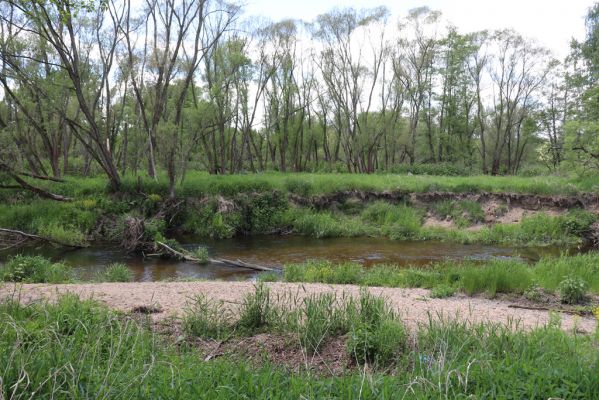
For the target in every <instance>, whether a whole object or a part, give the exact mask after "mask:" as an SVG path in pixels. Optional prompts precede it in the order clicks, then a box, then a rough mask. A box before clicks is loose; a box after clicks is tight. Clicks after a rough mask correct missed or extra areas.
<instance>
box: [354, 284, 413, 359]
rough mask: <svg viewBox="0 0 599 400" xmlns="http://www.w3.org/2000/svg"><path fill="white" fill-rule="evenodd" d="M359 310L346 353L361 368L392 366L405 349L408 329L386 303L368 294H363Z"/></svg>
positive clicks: (363, 292) (364, 292)
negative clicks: (370, 365)
mask: <svg viewBox="0 0 599 400" xmlns="http://www.w3.org/2000/svg"><path fill="white" fill-rule="evenodd" d="M359 307H360V308H359V310H358V312H357V315H356V317H355V318H354V320H353V321H352V327H351V331H350V334H349V339H348V341H347V351H348V352H349V354H350V356H351V357H353V358H354V359H355V360H356V362H357V363H358V364H365V363H376V364H377V365H379V366H386V365H389V364H391V363H392V362H393V361H394V360H395V358H396V357H397V355H398V354H399V351H400V350H401V349H403V348H404V347H405V344H406V339H407V334H406V330H405V327H404V326H403V324H402V323H401V321H400V320H399V319H398V318H397V317H396V315H395V314H394V313H393V312H392V311H391V310H389V308H388V306H387V304H386V303H385V300H384V299H382V298H380V297H376V296H373V295H371V294H370V293H369V292H367V291H366V290H363V291H362V292H361V294H360V302H359Z"/></svg>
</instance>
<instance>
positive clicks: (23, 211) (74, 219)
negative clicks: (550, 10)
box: [0, 200, 99, 245]
mask: <svg viewBox="0 0 599 400" xmlns="http://www.w3.org/2000/svg"><path fill="white" fill-rule="evenodd" d="M98 217H99V212H98V210H97V209H94V208H90V207H89V204H88V203H87V202H84V201H80V202H73V203H63V202H61V203H58V202H56V201H51V200H33V201H31V202H21V203H19V204H0V226H2V227H3V228H9V229H19V230H22V231H25V232H29V233H36V234H39V235H42V236H47V237H49V238H52V239H54V240H57V241H59V242H64V243H67V244H72V245H84V244H85V243H86V236H87V233H88V232H90V231H91V230H92V229H93V227H94V226H95V224H96V220H97V218H98Z"/></svg>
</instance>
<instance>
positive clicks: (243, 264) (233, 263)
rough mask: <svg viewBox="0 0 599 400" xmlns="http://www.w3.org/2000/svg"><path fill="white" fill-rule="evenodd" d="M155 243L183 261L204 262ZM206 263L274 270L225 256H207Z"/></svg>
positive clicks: (164, 244)
mask: <svg viewBox="0 0 599 400" xmlns="http://www.w3.org/2000/svg"><path fill="white" fill-rule="evenodd" d="M156 244H157V245H158V246H160V247H161V248H162V249H163V250H164V251H166V252H167V253H168V254H170V255H172V256H174V257H177V258H179V259H181V260H185V261H190V262H196V263H202V262H204V261H203V260H200V259H199V258H197V257H194V256H192V255H191V254H189V253H186V252H185V253H184V252H182V251H178V250H175V249H173V248H172V247H171V246H169V245H167V244H166V243H163V242H156ZM156 255H159V254H148V256H156ZM206 262H207V263H210V264H216V265H224V266H227V267H238V268H247V269H252V270H255V271H274V270H275V269H274V268H270V267H265V266H263V265H257V264H251V263H247V262H244V261H241V260H235V261H233V260H227V259H225V258H209V259H208V260H207V261H206Z"/></svg>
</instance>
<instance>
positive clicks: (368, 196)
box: [289, 190, 599, 212]
mask: <svg viewBox="0 0 599 400" xmlns="http://www.w3.org/2000/svg"><path fill="white" fill-rule="evenodd" d="M289 200H290V201H291V202H293V203H295V204H297V205H299V206H303V207H314V208H316V209H317V210H325V209H330V208H331V207H333V208H334V207H337V206H339V205H340V204H342V203H345V202H348V201H360V202H363V203H368V202H372V201H386V202H389V203H394V204H396V203H399V202H410V203H413V204H418V203H420V204H430V203H436V202H440V201H446V200H455V201H461V200H470V201H476V202H479V203H486V202H498V203H503V204H505V205H507V206H508V207H521V208H523V209H526V210H540V209H543V208H550V209H570V208H583V209H586V210H589V211H593V212H599V195H596V194H590V193H584V194H581V195H578V196H545V195H537V194H521V193H491V192H469V193H457V192H423V193H413V192H405V191H383V192H370V191H363V190H347V191H343V192H337V193H333V194H327V195H320V196H312V197H303V196H299V195H296V194H292V193H291V194H289Z"/></svg>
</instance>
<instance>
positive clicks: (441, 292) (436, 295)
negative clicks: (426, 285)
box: [430, 284, 455, 299]
mask: <svg viewBox="0 0 599 400" xmlns="http://www.w3.org/2000/svg"><path fill="white" fill-rule="evenodd" d="M454 294H455V288H454V287H453V286H450V285H447V284H441V285H437V286H435V287H434V288H432V289H431V293H430V296H431V297H432V298H433V299H445V298H447V297H451V296H453V295H454Z"/></svg>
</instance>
